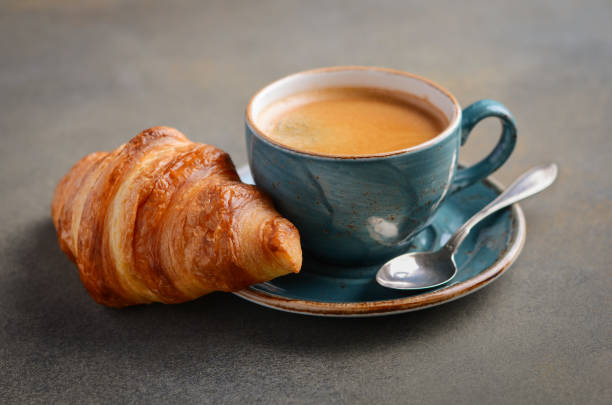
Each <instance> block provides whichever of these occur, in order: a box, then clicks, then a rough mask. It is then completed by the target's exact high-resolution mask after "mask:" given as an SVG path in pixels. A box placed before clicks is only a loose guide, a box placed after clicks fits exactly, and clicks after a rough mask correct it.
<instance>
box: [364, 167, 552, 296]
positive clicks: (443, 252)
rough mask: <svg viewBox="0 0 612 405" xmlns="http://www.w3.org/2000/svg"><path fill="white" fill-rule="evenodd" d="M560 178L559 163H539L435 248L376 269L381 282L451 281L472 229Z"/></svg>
mask: <svg viewBox="0 0 612 405" xmlns="http://www.w3.org/2000/svg"><path fill="white" fill-rule="evenodd" d="M556 178H557V165H556V164H554V163H550V164H547V165H541V166H536V167H534V168H533V169H531V170H529V171H527V172H526V173H525V174H523V175H522V176H521V177H520V178H519V179H517V180H516V181H515V182H514V183H512V185H511V186H510V187H508V189H507V190H506V191H504V192H503V193H501V194H500V195H499V196H498V197H497V198H496V199H495V200H493V201H491V202H490V203H489V204H488V205H487V206H486V207H484V208H483V209H481V210H480V211H478V212H477V213H476V214H474V216H472V217H471V218H470V219H469V220H468V221H467V222H466V223H465V224H463V226H461V228H459V229H458V230H457V232H455V234H454V235H453V236H451V238H450V239H449V240H448V242H446V244H445V245H444V246H442V247H441V248H440V249H439V250H437V251H435V252H422V253H406V254H403V255H400V256H397V257H395V258H393V259H391V260H389V261H388V262H387V263H385V264H384V265H383V266H382V267H381V268H380V269H379V270H378V273H376V281H377V282H378V284H380V285H382V286H385V287H389V288H395V289H399V290H421V289H425V288H432V287H437V286H439V285H441V284H444V283H446V282H448V281H450V280H451V279H452V278H453V277H454V276H455V274H456V273H457V265H456V264H455V259H454V257H453V255H454V254H455V252H456V251H457V248H458V247H459V245H460V244H461V242H463V240H464V239H465V237H466V236H467V235H468V234H469V233H470V230H471V229H472V228H473V227H474V225H476V224H477V223H478V222H480V221H481V220H482V219H484V218H485V217H487V216H489V215H491V214H492V213H494V212H496V211H499V210H500V209H502V208H504V207H507V206H509V205H511V204H514V203H515V202H517V201H520V200H522V199H524V198H527V197H529V196H532V195H533V194H536V193H538V192H540V191H542V190H544V189H545V188H546V187H548V186H550V185H551V184H552V183H553V182H554V181H555V179H556Z"/></svg>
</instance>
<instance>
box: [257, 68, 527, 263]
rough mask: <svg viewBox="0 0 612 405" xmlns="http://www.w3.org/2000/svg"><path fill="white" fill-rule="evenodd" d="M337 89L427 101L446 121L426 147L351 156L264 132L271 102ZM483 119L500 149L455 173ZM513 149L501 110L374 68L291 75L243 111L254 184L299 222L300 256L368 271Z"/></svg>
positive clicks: (402, 247)
mask: <svg viewBox="0 0 612 405" xmlns="http://www.w3.org/2000/svg"><path fill="white" fill-rule="evenodd" d="M335 87H338V88H339V87H365V88H372V89H382V90H388V91H397V92H402V93H405V94H409V95H410V96H411V97H415V98H418V99H421V100H424V101H426V102H427V103H429V104H431V105H433V106H434V107H435V108H436V109H437V110H439V111H440V112H441V113H442V114H443V115H444V117H445V119H446V122H448V125H446V127H445V128H444V129H443V130H442V131H441V132H440V133H439V134H437V135H436V136H434V137H433V138H431V139H429V140H427V141H425V142H423V143H420V144H417V145H414V146H410V147H408V148H403V149H398V150H392V151H385V152H375V153H371V154H359V155H355V156H351V155H347V154H337V155H334V154H328V153H317V152H311V151H304V150H300V149H298V148H294V147H291V146H287V145H285V144H282V143H280V142H278V140H277V139H274V138H273V137H271V136H270V134H267V133H266V131H265V130H263V127H264V125H262V121H261V114H262V112H263V111H264V110H265V109H266V107H268V106H270V105H271V104H272V103H274V102H277V101H279V100H282V99H284V98H286V97H288V96H290V95H292V94H296V93H299V92H303V91H307V90H317V89H326V88H335ZM487 117H497V118H499V119H500V121H501V123H502V132H501V136H500V139H499V141H498V143H497V145H496V146H495V147H494V149H493V151H492V152H491V153H489V154H488V155H487V156H486V157H485V158H483V159H482V160H481V161H480V162H478V163H476V164H474V165H473V166H470V167H466V168H460V167H459V166H458V155H459V149H460V147H461V146H462V145H463V144H464V143H465V142H466V140H467V138H468V136H469V134H470V132H471V130H472V129H473V128H474V127H475V126H476V124H477V123H478V122H480V121H481V120H483V119H484V118H487ZM515 143H516V125H515V122H514V118H513V117H512V114H511V113H510V111H508V109H507V108H506V107H505V106H503V105H502V104H500V103H498V102H496V101H493V100H480V101H477V102H475V103H473V104H472V105H470V106H468V107H467V108H465V109H463V110H462V109H461V107H460V106H459V103H458V102H457V100H456V99H455V97H454V96H453V95H452V94H451V93H450V92H448V91H447V90H445V89H444V88H443V87H441V86H440V85H438V84H436V83H434V82H432V81H430V80H428V79H425V78H422V77H419V76H417V75H414V74H411V73H406V72H401V71H397V70H391V69H385V68H378V67H359V66H346V67H332V68H323V69H314V70H309V71H305V72H300V73H296V74H293V75H290V76H287V77H284V78H282V79H280V80H277V81H275V82H273V83H271V84H269V85H267V86H266V87H264V88H263V89H261V90H260V91H259V92H257V93H256V94H255V95H254V96H253V97H252V99H251V100H250V102H249V104H248V106H247V110H246V144H247V154H248V159H249V166H250V168H251V172H252V174H253V178H254V180H255V183H256V184H257V186H258V187H259V188H260V189H262V190H263V191H264V192H266V193H267V194H268V195H269V196H270V197H271V198H272V199H273V201H274V203H275V205H276V208H277V209H278V211H279V212H280V213H281V214H283V215H284V216H285V217H287V218H288V219H289V220H290V221H292V222H293V223H294V224H295V225H296V227H297V228H298V230H299V232H300V237H301V240H302V247H303V249H304V251H305V252H307V253H309V254H310V255H312V256H314V257H315V258H317V259H319V260H322V261H326V262H329V263H334V264H340V265H351V266H355V265H357V266H359V265H369V264H373V263H378V262H381V261H384V260H387V259H389V258H390V257H392V256H394V255H397V254H399V253H402V252H404V251H406V249H407V247H408V245H409V244H410V241H411V239H412V238H413V237H414V236H415V235H416V234H417V233H419V232H420V231H421V230H423V229H424V228H425V227H426V226H427V225H428V224H429V222H430V220H431V219H432V217H433V215H434V214H435V213H436V210H437V208H438V207H439V206H440V205H441V204H442V203H443V202H444V200H445V198H446V197H448V195H450V194H451V193H454V192H456V191H458V190H460V189H462V188H464V187H467V186H469V185H471V184H473V183H475V182H478V181H479V180H481V179H483V178H485V177H487V176H488V175H489V174H491V173H492V172H494V171H495V170H497V169H498V168H499V167H500V166H501V165H502V164H503V163H504V162H505V161H506V160H507V159H508V157H509V156H510V154H511V153H512V150H513V149H514V146H515Z"/></svg>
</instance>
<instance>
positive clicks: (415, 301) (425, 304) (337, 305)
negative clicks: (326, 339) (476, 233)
mask: <svg viewBox="0 0 612 405" xmlns="http://www.w3.org/2000/svg"><path fill="white" fill-rule="evenodd" d="M481 182H483V183H484V185H485V186H487V187H490V188H493V189H494V190H495V191H496V192H497V193H502V192H503V191H504V187H503V186H502V185H501V184H500V183H499V182H498V181H496V180H494V179H491V178H487V179H483V180H481ZM511 208H512V215H511V221H512V235H513V236H512V240H511V241H510V242H509V243H508V244H507V245H506V246H507V248H506V250H505V251H504V252H503V254H501V255H500V256H499V258H498V260H497V261H495V263H493V264H492V265H491V266H489V267H487V268H486V269H484V270H483V271H482V272H480V273H478V274H477V275H476V276H474V277H472V278H470V279H468V280H465V281H462V282H460V283H457V284H453V285H451V286H448V287H446V288H442V289H440V290H436V291H432V292H428V293H424V294H419V295H413V296H409V297H404V298H395V299H390V300H381V301H355V302H324V301H309V300H302V299H294V298H286V297H281V296H278V295H274V294H271V293H266V292H262V291H260V290H255V289H253V288H252V287H248V288H246V289H244V290H241V291H237V292H234V294H235V295H237V296H239V297H240V298H243V299H245V300H247V301H250V302H253V303H255V304H258V305H262V306H264V307H268V308H272V309H276V310H279V311H284V312H290V313H297V314H302V315H312V316H325V317H343V318H345V317H372V316H384V315H394V314H400V313H404V312H411V311H418V310H421V309H425V308H431V307H434V306H437V305H441V304H445V303H447V302H451V301H454V300H456V299H459V298H462V297H465V296H466V295H469V294H471V293H473V292H475V291H478V290H479V289H481V288H483V287H485V286H487V285H488V284H490V283H492V282H493V281H495V280H497V279H498V278H499V277H500V276H501V275H502V274H504V273H505V272H506V270H508V268H509V267H510V266H511V265H512V264H513V263H514V262H515V261H516V259H517V258H518V256H519V254H520V253H521V250H522V249H523V246H524V245H525V238H526V221H525V215H524V213H523V210H522V209H521V207H520V206H519V204H518V203H515V204H513V205H512V206H511Z"/></svg>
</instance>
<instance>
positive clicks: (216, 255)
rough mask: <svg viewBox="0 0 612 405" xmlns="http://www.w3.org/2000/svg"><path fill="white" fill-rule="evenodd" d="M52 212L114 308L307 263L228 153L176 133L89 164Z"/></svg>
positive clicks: (92, 289)
mask: <svg viewBox="0 0 612 405" xmlns="http://www.w3.org/2000/svg"><path fill="white" fill-rule="evenodd" d="M51 216H52V217H53V223H54V225H55V228H56V230H57V237H58V240H59V244H60V247H61V249H62V250H63V251H64V253H66V255H67V256H68V257H69V258H70V259H71V260H72V261H74V262H75V263H76V264H77V266H78V269H79V276H80V278H81V281H82V282H83V284H84V285H85V288H86V289H87V291H88V292H89V294H90V295H91V296H92V297H93V299H94V300H95V301H96V302H98V303H100V304H103V305H106V306H109V307H116V308H120V307H125V306H128V305H135V304H144V303H151V302H162V303H180V302H184V301H188V300H192V299H195V298H198V297H200V296H202V295H204V294H207V293H210V292H212V291H237V290H241V289H243V288H245V287H247V286H249V285H251V284H255V283H260V282H263V281H267V280H270V279H272V278H275V277H278V276H281V275H285V274H288V273H291V272H294V273H297V272H299V270H300V267H301V264H302V251H301V248H300V239H299V234H298V231H297V229H296V228H295V227H294V226H293V224H291V223H290V222H289V221H288V220H286V219H284V218H282V217H281V216H280V214H278V213H277V212H276V211H275V209H274V206H273V204H272V202H271V200H270V199H269V198H268V197H266V196H265V195H263V194H262V193H261V192H260V191H259V190H258V189H257V188H256V187H255V186H250V185H246V184H243V183H241V182H240V180H239V178H238V174H237V173H236V169H235V168H234V165H233V163H232V161H231V159H230V157H229V156H228V155H227V154H226V153H225V152H223V151H221V150H220V149H217V148H215V147H214V146H211V145H205V144H200V143H194V142H191V141H189V140H188V139H187V138H186V137H185V136H184V135H183V134H182V133H181V132H179V131H177V130H176V129H173V128H168V127H154V128H151V129H147V130H145V131H143V132H141V133H140V134H139V135H138V136H136V137H134V138H133V139H131V140H130V141H129V142H128V143H126V144H124V145H121V146H120V147H119V148H117V149H115V150H114V151H111V152H96V153H92V154H90V155H87V156H85V157H84V158H83V159H81V160H80V161H79V162H78V163H77V164H76V165H75V166H74V167H72V169H71V170H70V171H69V172H68V173H67V174H66V175H65V176H64V177H63V178H62V179H61V180H60V182H59V184H58V185H57V188H56V189H55V193H54V196H53V202H52V204H51Z"/></svg>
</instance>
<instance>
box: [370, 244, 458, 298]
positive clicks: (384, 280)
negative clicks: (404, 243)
mask: <svg viewBox="0 0 612 405" xmlns="http://www.w3.org/2000/svg"><path fill="white" fill-rule="evenodd" d="M423 269H435V271H423ZM456 273H457V266H456V265H455V260H454V259H453V256H452V254H451V252H450V251H448V250H447V249H440V250H437V251H435V252H433V253H430V252H417V253H408V254H404V255H400V256H397V257H395V258H393V259H391V260H389V261H388V262H387V263H385V264H384V265H383V266H382V267H381V268H380V270H379V271H378V273H376V281H377V282H378V284H380V285H382V286H385V287H389V288H395V289H400V290H421V289H425V288H433V287H437V286H440V285H442V284H444V283H446V282H447V281H448V280H450V279H452V278H453V277H454V276H455V274H456Z"/></svg>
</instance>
